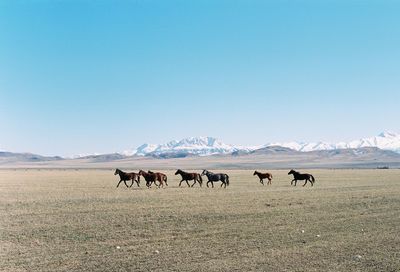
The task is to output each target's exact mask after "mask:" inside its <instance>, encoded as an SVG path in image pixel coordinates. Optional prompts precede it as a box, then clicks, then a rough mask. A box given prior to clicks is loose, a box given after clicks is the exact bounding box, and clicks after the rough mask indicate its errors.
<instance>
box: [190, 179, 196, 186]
mask: <svg viewBox="0 0 400 272" xmlns="http://www.w3.org/2000/svg"><path fill="white" fill-rule="evenodd" d="M195 184H196V179H194V180H193V184H192V186H190V187H193V186H194V185H195Z"/></svg>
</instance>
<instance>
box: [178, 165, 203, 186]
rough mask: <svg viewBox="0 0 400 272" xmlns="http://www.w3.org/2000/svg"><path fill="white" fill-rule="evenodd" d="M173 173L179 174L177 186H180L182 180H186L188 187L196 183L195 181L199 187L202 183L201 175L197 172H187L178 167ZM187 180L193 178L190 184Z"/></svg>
mask: <svg viewBox="0 0 400 272" xmlns="http://www.w3.org/2000/svg"><path fill="white" fill-rule="evenodd" d="M175 175H181V176H182V180H181V181H180V182H179V187H181V184H182V181H186V184H187V186H188V187H193V186H194V185H195V184H196V181H198V182H199V184H200V187H201V186H202V185H203V179H202V178H201V175H200V174H198V173H188V172H185V171H182V170H181V169H178V170H177V171H176V173H175ZM189 180H193V181H194V182H193V184H192V186H190V185H189Z"/></svg>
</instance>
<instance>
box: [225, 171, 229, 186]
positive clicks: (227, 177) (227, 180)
mask: <svg viewBox="0 0 400 272" xmlns="http://www.w3.org/2000/svg"><path fill="white" fill-rule="evenodd" d="M225 178H226V185H228V186H229V176H228V175H227V174H225Z"/></svg>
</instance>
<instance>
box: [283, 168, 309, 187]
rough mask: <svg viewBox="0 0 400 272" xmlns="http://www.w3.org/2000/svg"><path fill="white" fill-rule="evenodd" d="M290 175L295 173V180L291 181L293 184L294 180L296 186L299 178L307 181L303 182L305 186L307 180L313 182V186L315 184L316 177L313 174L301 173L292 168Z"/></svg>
mask: <svg viewBox="0 0 400 272" xmlns="http://www.w3.org/2000/svg"><path fill="white" fill-rule="evenodd" d="M288 175H293V180H292V182H291V183H290V184H291V185H293V181H294V186H296V184H297V181H298V180H305V181H306V182H305V183H304V184H303V186H305V185H306V184H307V181H309V182H310V183H311V186H314V182H315V179H314V177H313V175H311V174H300V173H299V172H297V171H295V170H293V169H292V170H290V172H289V173H288Z"/></svg>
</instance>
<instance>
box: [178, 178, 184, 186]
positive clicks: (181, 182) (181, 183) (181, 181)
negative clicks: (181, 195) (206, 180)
mask: <svg viewBox="0 0 400 272" xmlns="http://www.w3.org/2000/svg"><path fill="white" fill-rule="evenodd" d="M182 181H183V179H182V180H181V181H180V182H179V187H181V184H182Z"/></svg>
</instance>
